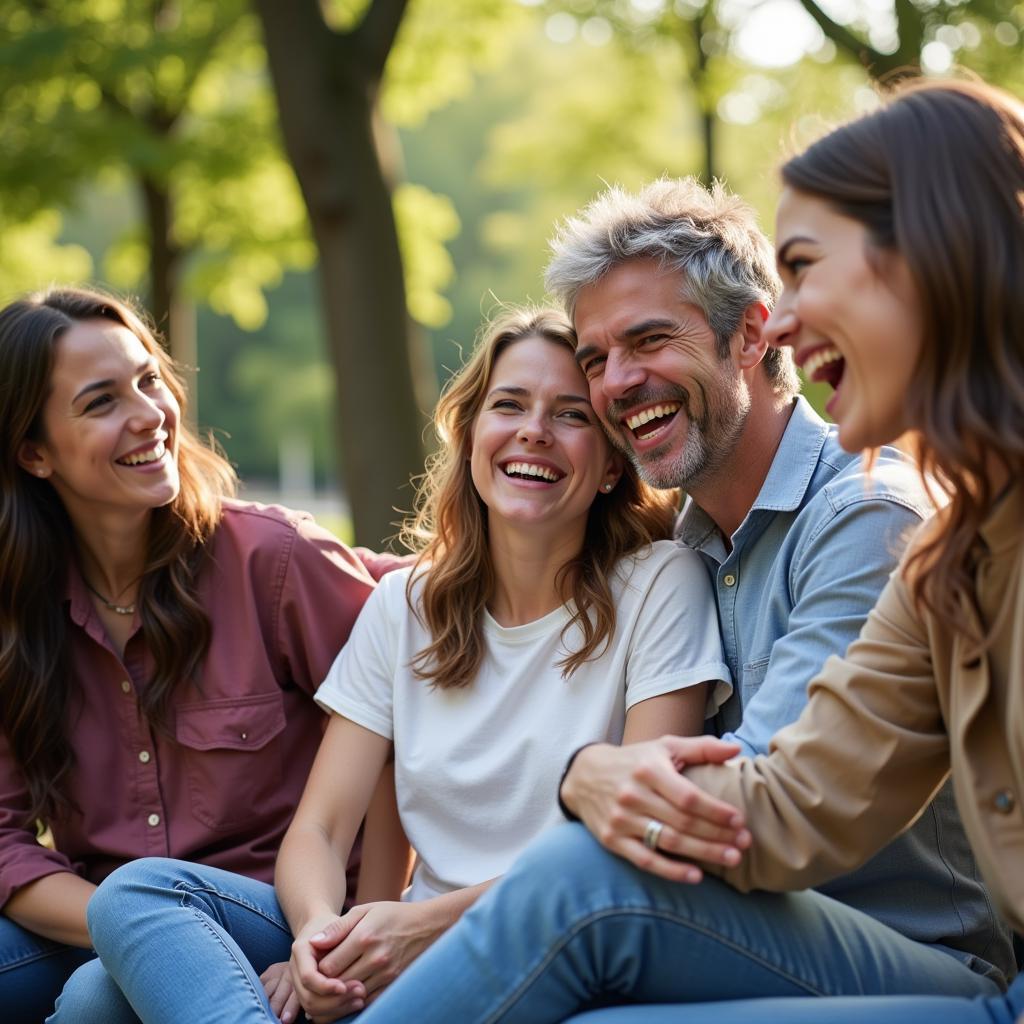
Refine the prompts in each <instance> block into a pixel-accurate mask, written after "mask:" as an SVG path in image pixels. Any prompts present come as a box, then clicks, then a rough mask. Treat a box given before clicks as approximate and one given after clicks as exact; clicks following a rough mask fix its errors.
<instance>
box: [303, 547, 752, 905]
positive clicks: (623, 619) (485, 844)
mask: <svg viewBox="0 0 1024 1024" xmlns="http://www.w3.org/2000/svg"><path fill="white" fill-rule="evenodd" d="M410 572H411V569H403V570H399V571H396V572H392V573H389V574H388V575H387V576H385V577H384V578H383V579H382V580H381V583H380V586H379V587H378V588H377V589H376V590H375V591H374V593H373V594H372V595H371V597H370V599H369V600H368V601H367V602H366V605H365V607H364V608H363V610H362V613H361V614H360V616H359V619H358V620H357V622H356V625H355V628H354V629H353V630H352V635H351V636H350V638H349V640H348V643H346V644H345V646H344V647H343V648H342V650H341V653H340V654H339V655H338V657H337V659H336V660H335V662H334V664H333V665H332V666H331V670H330V672H328V674H327V678H326V679H325V680H324V682H323V684H322V685H321V687H320V689H319V690H318V691H317V694H316V699H317V702H318V703H319V704H320V705H321V706H322V707H324V708H326V709H328V710H330V711H336V712H337V713H338V714H340V715H344V716H345V717H346V718H348V719H350V720H351V721H353V722H356V723H357V724H359V725H361V726H363V727H364V728H366V729H370V730H371V731H373V732H375V733H378V734H379V735H381V736H384V737H386V738H388V739H391V740H393V742H394V748H395V789H396V792H397V796H398V810H399V814H400V817H401V820H402V825H403V827H404V828H405V832H406V835H407V836H408V838H409V841H410V843H412V846H413V848H414V849H415V850H416V852H417V854H418V862H417V866H416V870H415V872H414V874H413V881H412V885H411V887H410V889H409V891H408V893H407V894H406V898H407V899H412V900H419V899H425V898H428V897H430V896H435V895H438V894H441V893H445V892H450V891H451V890H453V889H459V888H463V887H465V886H469V885H475V884H477V883H478V882H483V881H486V880H487V879H489V878H493V877H495V876H496V875H501V874H503V873H504V872H505V871H506V870H508V868H509V867H510V865H511V864H512V862H513V861H514V860H515V859H516V857H517V856H518V855H519V854H520V853H521V852H522V850H523V849H524V848H525V847H526V846H527V845H528V844H529V843H530V841H531V840H532V839H534V838H535V837H536V836H537V835H538V834H539V833H540V832H541V831H542V830H543V829H545V828H547V827H548V826H550V825H552V824H554V823H555V822H557V821H559V820H560V818H561V815H560V813H559V810H558V805H557V802H556V792H555V790H556V787H557V784H558V780H559V778H560V777H561V774H562V770H563V769H564V767H565V762H566V759H567V758H568V756H569V754H571V753H572V751H574V750H575V749H576V748H577V747H580V746H582V745H583V744H584V743H589V742H592V741H609V742H612V743H618V742H620V741H621V740H622V731H623V727H624V724H625V716H626V710H627V708H630V707H632V705H634V704H636V703H637V702H639V701H642V700H645V699H647V698H648V697H655V696H658V695H660V694H663V693H669V692H670V691H673V690H681V689H683V688H684V687H687V686H693V685H694V684H696V683H700V682H704V681H705V680H722V682H718V683H717V685H715V686H714V687H713V688H712V693H711V694H710V696H709V700H708V714H709V715H710V714H711V713H713V711H714V710H715V709H716V708H717V707H718V706H719V705H720V704H721V703H722V702H723V701H724V700H725V698H726V697H727V696H728V695H729V693H730V691H731V689H732V687H731V685H730V684H729V683H728V682H724V680H728V679H729V678H730V677H729V670H728V668H727V667H726V665H725V663H724V659H723V657H722V648H721V640H720V638H719V632H718V621H717V618H716V613H715V603H714V598H713V595H712V593H711V584H710V581H709V579H708V574H707V570H706V569H705V568H704V566H703V565H702V564H701V561H700V558H699V556H698V555H697V554H696V553H694V552H693V551H690V550H688V549H686V548H681V547H679V546H678V545H676V544H675V543H673V542H672V541H658V542H657V543H655V544H654V545H653V546H652V547H650V548H645V549H644V550H643V551H642V552H640V553H638V554H636V555H631V556H628V557H626V558H624V559H622V561H621V562H620V563H619V565H618V567H617V570H616V573H615V577H614V578H613V593H614V597H615V603H616V629H615V635H614V636H613V637H612V639H611V642H610V644H609V646H608V649H607V651H605V653H604V654H602V655H601V656H600V657H599V658H598V659H596V660H594V661H588V662H586V663H584V664H583V665H582V666H580V668H578V669H577V670H576V671H575V672H574V673H573V674H572V675H571V676H569V677H568V678H564V679H563V678H562V674H561V670H560V669H559V668H558V667H557V663H558V662H559V661H560V660H561V659H562V657H564V655H565V653H566V646H564V645H563V643H562V639H561V634H562V628H563V626H564V625H565V623H566V622H567V621H568V619H569V618H570V617H571V613H570V612H569V610H568V609H567V608H565V607H561V608H558V609H556V610H555V611H553V612H551V613H550V614H548V615H545V616H544V617H543V618H541V619H537V620H536V621H534V622H530V623H527V624H526V625H523V626H513V627H503V626H500V625H498V623H497V622H495V621H494V619H493V618H492V617H491V616H490V615H488V614H486V613H485V616H484V635H485V638H486V653H485V656H484V659H483V663H482V664H481V667H480V673H479V675H478V676H477V678H476V679H475V680H474V682H473V683H471V684H470V685H469V686H467V687H464V688H459V689H441V688H439V687H432V686H430V685H429V683H428V682H426V681H424V680H422V679H417V678H416V676H414V675H413V673H412V671H411V670H410V668H409V663H410V662H411V661H412V659H413V657H415V655H416V654H417V653H418V652H419V651H421V650H422V649H423V648H425V647H426V646H427V645H428V644H429V642H430V638H429V634H428V632H427V631H426V629H425V627H424V626H423V625H422V624H421V623H420V621H419V620H418V619H417V617H416V616H415V615H414V614H413V612H412V611H411V610H410V608H409V605H408V603H407V601H406V594H405V588H406V583H407V581H408V578H409V573H410ZM566 642H567V645H568V649H569V650H578V649H579V647H580V646H581V644H580V642H579V633H578V631H577V627H576V626H573V628H572V629H570V630H569V631H568V632H567V634H566ZM339 782H340V783H341V784H343V783H344V780H339Z"/></svg>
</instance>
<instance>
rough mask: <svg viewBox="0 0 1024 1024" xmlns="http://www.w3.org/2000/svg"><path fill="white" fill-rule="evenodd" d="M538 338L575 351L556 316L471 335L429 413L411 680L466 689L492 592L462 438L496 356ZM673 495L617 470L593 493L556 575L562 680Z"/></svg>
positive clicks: (522, 312) (585, 649) (671, 508)
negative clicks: (570, 642)
mask: <svg viewBox="0 0 1024 1024" xmlns="http://www.w3.org/2000/svg"><path fill="white" fill-rule="evenodd" d="M527 338H542V339H543V340H545V341H548V342H550V343H551V344H553V345H561V346H563V347H564V348H566V349H568V350H569V351H570V352H571V353H575V351H576V335H575V332H574V331H573V329H572V325H571V324H570V322H569V320H568V319H567V318H566V317H565V315H564V314H563V313H560V312H558V311H557V310H553V309H533V308H525V309H512V310H509V311H507V312H505V313H504V314H503V315H501V316H500V317H498V318H497V319H496V320H494V321H493V322H492V323H490V324H486V325H485V326H484V328H483V329H482V331H481V334H480V337H479V340H478V343H477V345H476V347H475V349H474V351H473V353H472V355H471V356H470V357H469V359H468V360H467V361H466V363H465V364H464V365H463V367H462V368H461V369H460V370H459V372H458V373H457V374H456V375H455V376H454V377H453V378H452V380H451V381H450V383H449V385H448V387H447V388H446V389H445V391H444V394H443V395H442V396H441V400H440V401H439V402H438V404H437V409H436V411H435V413H434V427H435V430H436V432H437V436H438V440H439V442H440V445H439V449H438V451H437V453H436V454H435V455H434V456H433V458H432V459H431V460H430V462H429V464H428V466H427V471H426V473H425V474H424V476H423V479H422V481H421V483H420V488H419V492H418V495H417V503H416V508H417V512H416V514H415V516H414V517H413V518H412V519H411V520H410V521H409V522H408V523H406V525H405V527H404V529H403V533H402V536H403V540H404V541H405V543H406V544H407V545H408V546H409V547H410V549H412V550H413V551H416V552H418V553H419V559H418V560H417V562H416V568H415V570H414V571H413V573H412V574H411V575H410V577H409V584H408V587H407V589H406V597H407V599H408V601H409V602H410V606H412V605H413V601H414V597H413V588H414V586H415V585H416V583H417V582H418V581H419V580H420V579H421V578H422V582H423V587H422V592H421V594H420V597H419V605H418V609H417V613H418V614H419V615H421V617H422V621H423V622H424V623H425V624H426V626H427V628H428V629H429V630H430V635H431V636H432V637H433V642H432V643H431V644H430V645H429V646H428V647H427V648H425V649H424V650H423V651H421V652H420V653H419V654H418V655H417V657H416V658H415V659H413V670H414V671H415V672H416V674H417V675H418V676H419V677H420V678H421V679H426V680H429V681H430V683H431V684H432V685H435V686H441V687H457V686H467V685H469V684H470V683H471V682H472V681H473V679H474V678H475V676H476V674H477V672H478V670H479V667H480V662H481V660H482V658H483V655H484V639H483V612H484V608H485V606H486V605H487V602H488V601H489V600H490V598H491V596H492V595H493V593H494V586H495V579H494V565H493V562H492V561H491V552H490V547H489V545H488V539H487V509H486V506H485V505H484V503H483V501H481V499H480V496H479V494H477V491H476V488H475V486H474V485H473V479H472V477H471V475H470V466H469V454H470V445H471V432H472V427H473V422H474V420H475V419H476V415H477V413H478V412H479V411H480V408H481V406H482V405H483V401H484V397H485V396H486V394H487V388H488V383H489V381H490V377H491V371H492V370H493V368H494V364H495V363H496V362H497V360H498V357H499V356H500V355H501V354H502V353H503V352H504V351H505V350H506V349H508V348H509V346H511V345H514V344H515V343H516V342H519V341H523V340H525V339H527ZM676 497H677V495H676V492H674V491H656V490H654V489H653V488H651V487H648V486H647V485H646V484H645V483H643V482H642V481H641V480H640V479H639V477H637V475H636V473H635V471H634V470H633V469H632V467H630V466H627V467H626V468H625V470H624V471H623V474H622V478H621V479H620V480H619V482H618V484H617V485H616V486H615V488H614V489H613V490H612V491H611V492H610V493H608V494H604V493H601V494H598V495H597V496H596V498H595V499H594V503H593V505H592V506H591V508H590V513H589V515H588V518H587V526H586V536H585V540H584V542H583V548H582V550H581V551H580V552H579V554H578V555H576V557H574V558H573V559H571V560H570V561H569V562H567V563H566V564H565V565H564V566H562V568H561V569H560V570H559V573H558V578H557V585H558V588H559V591H560V593H561V596H562V600H563V601H566V602H567V603H568V602H569V601H570V600H571V601H572V602H573V604H574V605H575V611H574V614H573V616H572V618H571V619H570V620H569V622H568V623H567V624H566V626H565V629H564V630H563V631H562V636H563V638H564V637H565V635H566V634H567V633H568V631H569V630H570V629H571V627H572V626H573V625H574V624H576V625H578V627H579V629H580V632H581V633H582V634H583V643H582V646H581V647H580V648H579V650H576V651H570V652H569V653H568V655H567V656H566V657H565V658H564V659H563V660H562V661H561V662H560V663H559V667H560V668H561V669H562V672H563V675H566V676H568V675H571V674H572V673H573V672H574V671H575V670H576V669H577V668H579V666H580V665H582V664H583V663H584V662H585V661H588V660H590V659H591V658H594V657H597V656H598V655H599V654H600V653H601V651H602V650H603V649H604V647H605V646H606V645H607V642H608V641H609V640H610V638H611V636H612V634H613V633H614V631H615V601H614V598H613V596H612V590H611V576H612V572H613V570H614V568H615V565H616V563H617V562H618V561H619V559H620V558H622V556H623V555H627V554H629V553H630V552H632V551H636V550H637V549H638V548H641V547H643V546H644V545H646V544H650V543H651V542H652V541H655V540H659V539H662V538H665V537H668V536H670V535H671V531H672V522H673V518H674V513H675V507H676Z"/></svg>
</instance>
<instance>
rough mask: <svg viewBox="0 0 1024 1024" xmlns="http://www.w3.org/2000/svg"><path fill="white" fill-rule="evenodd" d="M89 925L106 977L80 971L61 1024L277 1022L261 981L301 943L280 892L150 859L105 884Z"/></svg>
mask: <svg viewBox="0 0 1024 1024" xmlns="http://www.w3.org/2000/svg"><path fill="white" fill-rule="evenodd" d="M88 919H89V932H90V934H91V935H92V938H93V943H94V945H95V947H96V952H97V953H98V954H99V956H100V960H101V961H102V967H103V968H105V970H101V969H100V964H99V963H98V962H97V964H96V966H95V967H93V966H92V965H86V967H85V968H84V969H80V970H79V971H77V972H76V973H75V975H74V976H73V977H72V978H71V980H70V981H69V982H68V984H67V985H66V986H65V989H64V992H63V993H62V994H61V996H60V999H59V1000H58V1002H57V1011H56V1013H55V1014H54V1016H53V1017H52V1018H51V1021H52V1022H53V1024H65V1022H67V1024H134V1022H136V1021H137V1020H138V1019H139V1018H141V1019H142V1020H144V1021H145V1022H146V1024H182V1022H183V1021H188V1024H222V1022H223V1021H226V1020H230V1021H232V1022H233V1024H243V1022H248V1021H254V1022H256V1021H258V1022H260V1024H276V1022H277V1016H276V1015H275V1014H274V1012H273V1011H272V1010H271V1009H270V1004H269V1003H268V1002H267V997H266V995H265V994H264V991H263V985H262V984H261V982H260V980H259V975H260V974H262V972H263V971H264V970H265V969H266V968H267V967H268V966H269V965H270V964H272V963H277V962H279V961H281V960H287V959H288V957H289V956H290V955H291V944H292V935H291V931H290V930H289V928H288V922H287V921H286V920H285V918H284V914H283V913H282V912H281V908H280V906H279V905H278V902H277V897H276V896H275V895H274V889H273V886H270V885H267V884H266V883H265V882H257V881H255V880H253V879H251V878H245V877H244V876H242V875H235V874H232V873H231V872H229V871H222V870H220V869H219V868H211V867H205V866H204V865H202V864H191V863H188V862H187V861H176V860H166V859H161V858H155V857H153V858H150V857H147V858H143V859H141V860H136V861H131V862H130V863H128V864H125V865H124V866H123V867H120V868H118V869H117V870H116V871H115V872H114V873H113V874H112V875H110V877H109V878H107V879H106V880H105V881H104V882H103V884H102V885H101V886H100V887H99V889H97V890H96V893H95V894H94V895H93V897H92V899H91V900H90V901H89V910H88ZM122 993H123V994H122ZM126 1000H127V1002H126ZM129 1004H130V1005H129Z"/></svg>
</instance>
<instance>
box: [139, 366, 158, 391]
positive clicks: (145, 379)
mask: <svg viewBox="0 0 1024 1024" xmlns="http://www.w3.org/2000/svg"><path fill="white" fill-rule="evenodd" d="M162 381H163V377H161V376H160V374H159V373H157V371H156V370H150V371H149V372H148V373H144V374H143V375H142V379H141V380H140V381H139V386H140V387H144V388H150V387H153V386H154V385H156V384H160V383H162Z"/></svg>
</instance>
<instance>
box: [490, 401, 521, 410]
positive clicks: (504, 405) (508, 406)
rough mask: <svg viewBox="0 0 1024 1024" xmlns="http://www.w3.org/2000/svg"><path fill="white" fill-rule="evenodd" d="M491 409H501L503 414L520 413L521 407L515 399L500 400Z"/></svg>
mask: <svg viewBox="0 0 1024 1024" xmlns="http://www.w3.org/2000/svg"><path fill="white" fill-rule="evenodd" d="M491 408H492V409H500V410H501V411H503V412H518V411H519V409H520V408H521V406H520V405H519V403H518V402H517V401H516V400H515V399H514V398H499V399H498V400H497V401H495V402H494V404H493V405H492V406H491Z"/></svg>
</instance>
